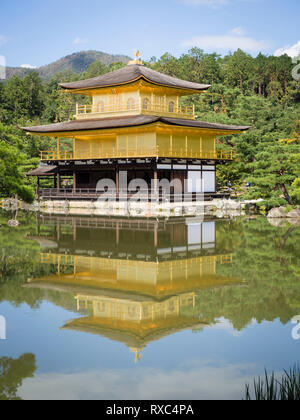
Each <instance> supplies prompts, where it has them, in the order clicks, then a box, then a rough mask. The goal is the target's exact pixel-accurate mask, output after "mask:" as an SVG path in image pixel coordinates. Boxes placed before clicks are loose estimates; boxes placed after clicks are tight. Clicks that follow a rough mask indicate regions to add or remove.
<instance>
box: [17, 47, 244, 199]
mask: <svg viewBox="0 0 300 420" xmlns="http://www.w3.org/2000/svg"><path fill="white" fill-rule="evenodd" d="M138 56H139V54H136V59H135V60H133V61H130V62H129V63H128V65H127V66H126V67H124V68H121V69H119V70H117V71H113V72H111V73H108V74H105V75H101V76H99V77H95V78H92V79H89V80H82V81H77V82H73V83H63V84H61V85H60V86H61V88H62V89H64V90H65V91H67V92H70V93H73V94H77V95H85V96H87V97H90V98H91V100H90V102H91V104H90V105H80V104H77V105H76V114H75V116H74V119H73V120H71V121H68V122H63V123H57V124H51V125H45V126H37V127H23V130H25V131H26V132H28V133H31V134H37V135H40V136H47V137H52V138H56V139H57V147H56V149H55V150H46V151H43V152H41V166H40V167H39V168H37V169H36V170H34V171H32V172H30V173H29V174H28V175H29V176H37V177H38V185H39V180H40V178H44V179H45V177H46V178H49V179H53V188H48V189H44V190H43V189H39V195H40V197H41V198H45V199H52V198H53V199H56V198H60V199H68V198H71V199H82V198H85V199H87V198H90V199H95V198H97V193H96V187H97V184H98V182H99V181H101V180H102V179H111V180H113V181H114V182H115V185H116V190H117V193H118V191H119V174H120V173H121V172H123V171H126V172H127V179H128V183H130V181H131V180H133V179H137V178H138V179H142V180H144V181H145V182H146V185H148V188H149V190H151V191H152V190H153V182H154V185H156V184H155V183H158V182H159V181H160V180H162V179H166V180H168V181H170V182H171V181H173V180H179V181H180V182H181V183H182V187H183V190H184V192H189V193H194V192H197V191H196V188H199V187H195V180H197V179H198V180H201V185H203V186H204V187H201V188H204V191H203V190H202V192H204V194H205V195H206V196H207V197H209V198H211V197H213V196H215V195H216V192H217V191H216V188H217V186H216V165H217V164H222V163H226V162H228V161H231V160H232V159H233V153H232V152H228V151H227V152H225V151H220V150H217V147H216V143H217V138H218V137H219V136H226V135H231V134H237V133H242V132H244V131H245V130H248V129H249V128H250V127H248V126H247V127H246V126H233V125H224V124H215V123H209V122H204V121H197V120H196V116H195V107H194V106H188V107H186V106H182V105H181V98H182V97H184V96H188V95H195V94H201V93H203V92H205V91H207V89H209V87H210V85H205V84H200V83H193V82H189V81H185V80H180V79H177V78H174V77H171V76H168V75H165V74H162V73H159V72H157V71H154V70H152V69H150V68H148V67H146V66H144V65H143V63H142V61H140V60H139V57H138ZM65 139H71V142H72V150H68V151H66V150H63V149H64V148H63V147H62V145H63V141H64V140H65ZM66 178H68V180H69V181H71V183H70V184H69V185H68V188H64V187H65V185H64V182H63V181H64V180H65V179H66ZM186 181H190V182H186ZM198 185H200V184H198ZM187 189H188V190H189V191H186V190H187Z"/></svg>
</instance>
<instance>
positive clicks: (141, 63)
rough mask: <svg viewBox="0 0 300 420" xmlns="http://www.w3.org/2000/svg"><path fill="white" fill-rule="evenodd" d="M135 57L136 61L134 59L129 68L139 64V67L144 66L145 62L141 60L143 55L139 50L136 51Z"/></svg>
mask: <svg viewBox="0 0 300 420" xmlns="http://www.w3.org/2000/svg"><path fill="white" fill-rule="evenodd" d="M133 55H134V57H135V59H134V60H131V61H129V63H128V65H129V66H130V65H132V64H139V65H143V62H142V60H141V59H140V58H141V53H140V51H139V50H134V53H133Z"/></svg>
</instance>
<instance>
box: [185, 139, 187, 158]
mask: <svg viewBox="0 0 300 420" xmlns="http://www.w3.org/2000/svg"><path fill="white" fill-rule="evenodd" d="M185 155H186V157H188V136H185Z"/></svg>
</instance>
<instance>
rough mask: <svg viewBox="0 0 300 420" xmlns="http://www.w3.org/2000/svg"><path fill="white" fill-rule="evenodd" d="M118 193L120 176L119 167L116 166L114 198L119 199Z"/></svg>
mask: <svg viewBox="0 0 300 420" xmlns="http://www.w3.org/2000/svg"><path fill="white" fill-rule="evenodd" d="M119 195H120V177H119V167H118V166H116V199H117V200H118V199H119Z"/></svg>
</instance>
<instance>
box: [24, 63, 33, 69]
mask: <svg viewBox="0 0 300 420" xmlns="http://www.w3.org/2000/svg"><path fill="white" fill-rule="evenodd" d="M21 67H22V69H36V68H37V67H36V66H32V65H31V64H21Z"/></svg>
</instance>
